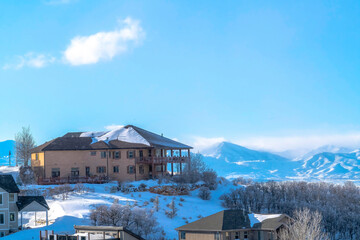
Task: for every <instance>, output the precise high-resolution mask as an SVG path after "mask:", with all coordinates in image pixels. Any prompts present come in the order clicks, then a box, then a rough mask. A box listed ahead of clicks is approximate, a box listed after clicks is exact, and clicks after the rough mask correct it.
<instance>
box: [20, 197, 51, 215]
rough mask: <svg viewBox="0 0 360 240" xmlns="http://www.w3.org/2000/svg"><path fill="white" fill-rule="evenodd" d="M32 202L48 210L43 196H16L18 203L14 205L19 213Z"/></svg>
mask: <svg viewBox="0 0 360 240" xmlns="http://www.w3.org/2000/svg"><path fill="white" fill-rule="evenodd" d="M32 202H37V203H39V204H40V205H41V206H43V207H44V208H46V209H48V210H49V209H50V208H49V206H48V204H47V202H46V200H45V198H44V197H43V196H18V201H17V202H16V205H17V207H18V209H19V211H21V210H22V209H24V208H25V207H26V206H28V205H30V204H31V203H32Z"/></svg>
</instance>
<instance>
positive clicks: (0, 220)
mask: <svg viewBox="0 0 360 240" xmlns="http://www.w3.org/2000/svg"><path fill="white" fill-rule="evenodd" d="M19 193H20V190H19V188H18V186H17V184H16V183H15V180H14V178H13V177H12V175H10V174H9V175H0V237H3V236H5V235H7V234H9V233H12V232H16V231H18V230H19V219H18V215H19V213H20V214H21V219H20V221H21V226H22V213H23V212H38V211H46V213H47V210H49V206H48V205H47V203H46V201H45V199H44V197H42V196H18V194H19ZM39 205H40V206H39ZM46 216H47V214H46ZM46 222H47V221H46Z"/></svg>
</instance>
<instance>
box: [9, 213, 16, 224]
mask: <svg viewBox="0 0 360 240" xmlns="http://www.w3.org/2000/svg"><path fill="white" fill-rule="evenodd" d="M12 214H13V215H14V220H11V215H12ZM9 222H16V215H15V212H9Z"/></svg>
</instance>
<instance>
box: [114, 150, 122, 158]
mask: <svg viewBox="0 0 360 240" xmlns="http://www.w3.org/2000/svg"><path fill="white" fill-rule="evenodd" d="M120 157H121V155H120V152H119V151H116V152H114V158H115V159H119V158H120Z"/></svg>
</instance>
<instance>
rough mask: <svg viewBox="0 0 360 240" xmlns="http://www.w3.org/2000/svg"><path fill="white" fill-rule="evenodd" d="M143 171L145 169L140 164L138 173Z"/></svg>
mask: <svg viewBox="0 0 360 240" xmlns="http://www.w3.org/2000/svg"><path fill="white" fill-rule="evenodd" d="M144 172H145V171H144V166H143V165H140V166H139V173H140V174H144Z"/></svg>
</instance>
